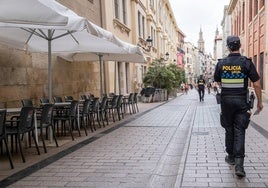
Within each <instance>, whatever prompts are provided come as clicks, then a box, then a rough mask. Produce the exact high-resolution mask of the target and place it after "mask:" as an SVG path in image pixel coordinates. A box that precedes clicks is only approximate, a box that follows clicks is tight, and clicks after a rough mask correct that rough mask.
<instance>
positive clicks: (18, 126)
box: [6, 106, 40, 162]
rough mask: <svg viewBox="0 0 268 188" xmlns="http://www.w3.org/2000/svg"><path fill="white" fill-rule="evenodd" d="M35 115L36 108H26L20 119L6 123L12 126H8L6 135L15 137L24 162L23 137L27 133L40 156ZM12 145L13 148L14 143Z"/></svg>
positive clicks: (16, 118) (23, 109)
mask: <svg viewBox="0 0 268 188" xmlns="http://www.w3.org/2000/svg"><path fill="white" fill-rule="evenodd" d="M34 113H35V108H34V107H30V106H24V107H22V109H21V112H20V115H19V117H16V116H15V118H13V119H10V120H7V121H6V122H7V123H9V124H10V125H9V126H6V134H7V135H8V136H15V142H16V143H17V142H18V143H19V149H20V154H21V158H22V161H23V162H25V157H24V154H23V152H22V143H21V137H22V136H23V135H24V134H26V133H28V134H29V140H30V135H31V136H32V138H33V140H34V143H35V147H36V150H37V153H38V155H40V151H39V148H38V143H37V140H36V137H35V133H34V132H35V127H34ZM11 144H12V146H13V143H11ZM16 145H17V144H16Z"/></svg>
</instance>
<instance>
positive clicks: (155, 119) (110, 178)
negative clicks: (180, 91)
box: [0, 90, 268, 188]
mask: <svg viewBox="0 0 268 188" xmlns="http://www.w3.org/2000/svg"><path fill="white" fill-rule="evenodd" d="M219 110H220V109H219V105H217V104H216V99H215V96H214V95H212V94H210V95H208V94H207V93H206V95H205V100H204V102H199V101H198V94H197V92H196V90H191V91H190V92H189V93H188V95H185V94H184V95H181V96H179V97H177V98H175V99H173V100H170V101H168V102H167V103H163V104H162V105H159V106H158V107H154V108H152V109H150V110H148V111H146V112H143V113H141V114H138V115H137V116H135V118H132V119H129V120H128V121H125V122H124V123H123V124H121V125H120V126H117V127H116V128H114V129H112V130H108V131H104V132H102V133H99V134H98V135H96V136H95V137H98V138H97V139H96V140H94V141H92V142H88V144H85V145H84V146H83V147H79V148H77V149H76V150H74V151H73V152H71V153H70V154H67V155H65V156H63V157H62V158H60V159H56V158H55V161H54V162H53V163H51V164H49V165H47V166H45V167H44V168H41V169H40V170H37V171H33V173H30V175H29V176H27V177H25V178H22V179H19V180H18V181H16V180H15V179H16V177H15V176H14V177H13V181H14V182H13V184H11V185H10V186H9V187H96V188H97V187H98V188H100V187H107V188H108V187H109V188H111V187H114V188H118V187H124V188H125V187H129V188H135V187H136V188H142V187H152V188H158V187H159V188H163V187H164V188H169V187H170V188H173V187H178V188H179V187H267V186H268V184H267V182H268V179H267V178H268V168H267V166H268V160H267V155H268V146H267V144H266V143H267V138H266V137H264V136H262V135H261V134H260V133H259V132H257V131H256V130H255V129H254V128H253V127H249V129H248V131H247V143H246V145H247V146H246V158H245V170H246V172H247V177H246V178H244V179H237V178H236V177H235V176H234V174H233V167H231V166H229V165H228V164H227V163H225V162H224V157H225V155H226V154H225V152H224V129H223V128H221V126H220V123H219ZM263 157H265V158H263ZM260 159H262V160H261V161H260ZM29 170H31V169H30V168H29ZM0 185H1V184H0ZM2 185H4V184H2ZM2 187H3V186H2Z"/></svg>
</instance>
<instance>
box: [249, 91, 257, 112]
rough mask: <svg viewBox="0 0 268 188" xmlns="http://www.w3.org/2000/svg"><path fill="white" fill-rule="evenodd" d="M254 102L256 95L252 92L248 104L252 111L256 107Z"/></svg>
mask: <svg viewBox="0 0 268 188" xmlns="http://www.w3.org/2000/svg"><path fill="white" fill-rule="evenodd" d="M254 100H255V95H254V93H253V91H251V93H250V96H249V100H248V104H249V108H250V109H252V108H253V107H254Z"/></svg>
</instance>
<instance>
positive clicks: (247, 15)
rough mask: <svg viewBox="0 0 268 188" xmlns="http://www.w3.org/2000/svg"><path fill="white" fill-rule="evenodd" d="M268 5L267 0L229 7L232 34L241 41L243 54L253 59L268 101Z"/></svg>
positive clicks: (234, 0)
mask: <svg viewBox="0 0 268 188" xmlns="http://www.w3.org/2000/svg"><path fill="white" fill-rule="evenodd" d="M267 13H268V3H267V2H266V1H265V0H232V1H231V2H230V4H229V7H228V14H229V15H230V16H231V34H234V35H238V36H239V37H240V40H241V53H242V54H243V55H246V56H248V57H250V58H252V61H253V63H254V64H255V66H256V68H257V71H258V73H259V74H260V76H261V86H262V91H263V96H264V99H268V77H267V72H268V57H267V52H268V38H267V36H268V24H267V19H268V17H267Z"/></svg>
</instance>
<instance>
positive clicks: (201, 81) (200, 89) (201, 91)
mask: <svg viewBox="0 0 268 188" xmlns="http://www.w3.org/2000/svg"><path fill="white" fill-rule="evenodd" d="M197 87H198V94H199V100H200V101H204V95H205V80H204V79H202V78H200V79H198V80H197Z"/></svg>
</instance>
